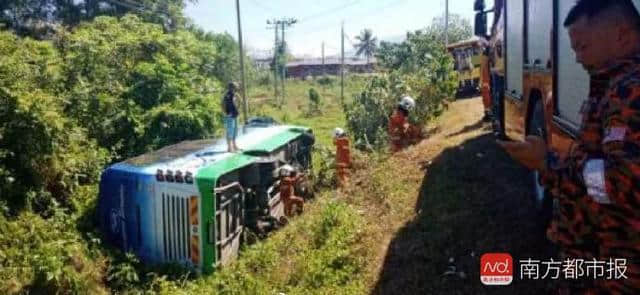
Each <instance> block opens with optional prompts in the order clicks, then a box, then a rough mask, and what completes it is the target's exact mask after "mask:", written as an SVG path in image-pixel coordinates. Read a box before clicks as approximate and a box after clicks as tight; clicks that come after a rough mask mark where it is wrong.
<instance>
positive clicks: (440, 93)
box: [344, 50, 457, 150]
mask: <svg viewBox="0 0 640 295" xmlns="http://www.w3.org/2000/svg"><path fill="white" fill-rule="evenodd" d="M455 78H456V75H455V73H453V62H452V59H451V57H450V56H449V55H448V54H447V53H446V52H444V51H443V50H437V51H435V52H433V54H432V57H430V58H429V60H428V61H427V62H425V65H424V66H423V67H421V68H420V69H419V70H417V71H415V72H414V73H411V74H402V73H401V72H399V71H393V72H391V73H390V74H385V75H381V76H377V77H373V78H371V80H369V82H368V84H367V85H366V86H365V89H364V90H363V91H362V92H361V93H360V94H357V95H355V97H354V99H353V101H352V102H351V103H349V104H345V105H344V109H345V114H346V117H347V126H348V128H349V130H351V132H352V134H353V137H354V138H355V146H356V147H357V148H359V149H364V150H368V149H374V150H380V149H382V148H383V147H384V146H386V145H387V144H386V143H387V141H388V138H387V137H388V136H387V128H388V124H389V117H390V115H391V113H392V112H393V110H394V108H395V107H396V104H397V102H398V100H399V99H400V98H401V97H402V96H404V95H409V96H411V97H413V98H414V99H415V101H416V107H415V108H414V109H413V110H412V111H411V113H410V115H409V122H411V123H412V124H415V125H417V126H418V127H420V128H422V127H424V126H425V125H426V124H427V122H428V121H429V120H431V119H433V118H434V117H437V116H439V115H440V114H441V113H442V112H443V109H444V105H445V104H446V102H447V100H448V99H451V98H453V96H454V94H455V90H456V83H457V82H456V79H455Z"/></svg>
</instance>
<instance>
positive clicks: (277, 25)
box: [267, 18, 298, 103]
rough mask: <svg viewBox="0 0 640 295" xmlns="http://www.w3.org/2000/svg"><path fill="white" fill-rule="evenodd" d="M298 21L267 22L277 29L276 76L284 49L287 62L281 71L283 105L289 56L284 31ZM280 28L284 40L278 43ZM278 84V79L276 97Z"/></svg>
mask: <svg viewBox="0 0 640 295" xmlns="http://www.w3.org/2000/svg"><path fill="white" fill-rule="evenodd" d="M297 22H298V20H297V19H295V18H282V19H273V20H267V24H269V25H273V26H274V27H275V29H276V50H275V52H274V65H275V66H274V76H277V73H278V65H277V57H278V56H279V54H278V52H279V51H280V50H279V49H282V54H283V55H284V57H283V59H284V60H285V64H284V65H283V66H282V68H281V69H280V74H281V77H280V79H281V80H280V81H281V84H282V103H284V96H285V91H284V82H285V80H286V68H287V65H286V60H287V58H286V54H287V50H286V45H287V43H286V42H285V39H284V31H285V29H286V28H287V27H290V26H292V25H293V24H295V23H297ZM278 28H280V29H281V30H282V32H281V33H282V38H281V40H280V43H278ZM277 85H278V82H277V79H276V81H274V86H275V88H276V90H275V92H276V97H277V96H278V90H277V88H278V86H277Z"/></svg>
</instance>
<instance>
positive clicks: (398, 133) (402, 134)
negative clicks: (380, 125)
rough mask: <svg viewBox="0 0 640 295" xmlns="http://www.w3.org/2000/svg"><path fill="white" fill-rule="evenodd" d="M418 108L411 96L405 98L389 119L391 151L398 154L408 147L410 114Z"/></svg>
mask: <svg viewBox="0 0 640 295" xmlns="http://www.w3.org/2000/svg"><path fill="white" fill-rule="evenodd" d="M415 106H416V102H415V100H414V99H413V98H411V97H410V96H405V97H403V98H402V99H401V100H400V102H399V103H398V105H397V107H396V109H395V111H394V112H393V114H391V118H389V138H390V140H391V151H392V152H394V153H395V152H398V151H400V150H402V149H403V148H405V147H406V146H407V145H408V141H409V138H408V137H409V136H408V135H409V134H408V133H409V127H410V125H409V112H410V111H411V110H413V108H414V107H415Z"/></svg>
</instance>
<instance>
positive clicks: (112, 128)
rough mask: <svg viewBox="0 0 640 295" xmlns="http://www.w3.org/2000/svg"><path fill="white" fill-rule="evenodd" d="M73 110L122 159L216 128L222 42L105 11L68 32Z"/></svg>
mask: <svg viewBox="0 0 640 295" xmlns="http://www.w3.org/2000/svg"><path fill="white" fill-rule="evenodd" d="M59 44H60V48H61V49H62V50H63V52H64V54H65V60H66V64H65V66H66V67H65V72H66V73H65V76H66V77H68V79H67V81H66V84H67V86H66V87H67V88H68V89H70V91H69V93H68V101H69V104H67V106H66V113H67V114H68V115H69V116H71V117H72V118H74V119H76V120H77V121H78V122H79V123H80V125H81V126H83V127H85V128H87V129H88V130H89V135H90V136H91V137H92V138H95V139H96V140H97V142H98V143H99V144H100V145H101V146H103V147H108V148H113V149H114V151H115V152H116V155H117V156H118V158H119V159H122V158H126V157H130V156H133V155H137V154H140V153H143V152H145V151H148V150H150V149H155V148H158V147H160V146H162V145H166V144H170V143H175V142H177V141H181V140H185V139H198V138H204V137H208V136H211V135H213V134H215V129H214V126H215V125H214V123H215V122H216V117H217V114H219V113H220V111H219V107H218V104H219V101H220V99H219V96H221V93H220V90H221V86H220V82H219V81H218V79H217V78H216V75H219V72H218V70H217V68H216V67H214V66H213V65H210V59H211V58H212V57H216V56H217V51H216V47H215V46H214V44H210V43H207V42H204V41H200V40H198V39H197V38H196V37H195V36H194V35H193V34H192V33H190V32H187V31H177V32H176V33H173V34H166V33H164V32H163V30H162V27H161V26H159V25H154V24H149V23H144V22H142V21H140V20H139V19H138V18H137V17H135V16H131V15H129V16H125V17H123V18H122V19H121V20H118V19H116V18H112V17H98V18H96V19H95V21H94V22H92V23H87V24H84V25H81V26H80V27H79V28H77V29H76V30H75V31H74V32H73V33H72V34H64V35H62V36H61V38H60V41H59Z"/></svg>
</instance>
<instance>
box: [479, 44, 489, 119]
mask: <svg viewBox="0 0 640 295" xmlns="http://www.w3.org/2000/svg"><path fill="white" fill-rule="evenodd" d="M480 72H481V76H480V83H481V84H480V93H481V94H482V105H484V118H482V119H483V120H484V121H490V120H491V88H490V87H489V84H490V83H489V82H491V81H490V79H491V78H490V75H489V48H487V49H485V51H484V53H483V54H482V56H480Z"/></svg>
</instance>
